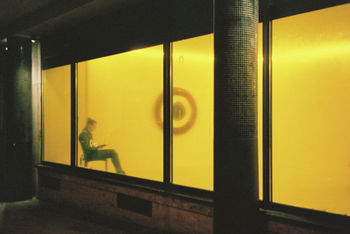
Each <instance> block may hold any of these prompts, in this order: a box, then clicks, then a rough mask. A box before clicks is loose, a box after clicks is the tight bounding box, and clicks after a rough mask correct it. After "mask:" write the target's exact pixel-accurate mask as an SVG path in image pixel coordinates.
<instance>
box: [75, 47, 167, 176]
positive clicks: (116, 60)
mask: <svg viewBox="0 0 350 234" xmlns="http://www.w3.org/2000/svg"><path fill="white" fill-rule="evenodd" d="M77 69H78V134H80V133H82V131H83V129H84V128H85V125H86V122H87V118H92V119H94V120H96V122H97V126H96V129H95V131H93V132H92V136H93V139H92V141H91V144H94V145H103V144H106V146H105V147H103V148H101V150H103V149H109V150H114V151H115V152H116V153H117V154H118V157H119V161H120V164H121V166H122V169H123V170H124V171H125V174H126V175H128V176H133V177H140V178H144V179H151V180H157V181H162V180H163V130H162V128H161V127H159V125H158V122H157V119H156V118H155V114H154V112H155V105H156V103H157V100H158V97H159V96H161V95H162V91H163V46H161V45H159V46H154V47H149V48H145V49H139V50H134V51H130V52H126V53H122V54H116V55H112V56H108V57H103V58H98V59H94V60H89V61H85V62H81V63H78V66H77ZM83 156H84V154H83V152H82V147H81V144H80V143H78V155H77V159H78V162H81V159H82V157H83ZM107 164H108V168H107V170H108V172H116V170H115V168H114V166H113V163H112V162H111V159H107ZM80 166H82V167H84V166H85V165H84V163H82V164H80ZM88 168H91V169H95V170H102V171H104V170H105V162H104V161H90V162H89V163H88Z"/></svg>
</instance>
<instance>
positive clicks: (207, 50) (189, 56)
mask: <svg viewBox="0 0 350 234" xmlns="http://www.w3.org/2000/svg"><path fill="white" fill-rule="evenodd" d="M213 70H214V49H213V34H209V35H205V36H200V37H196V38H191V39H187V40H183V41H178V42H174V43H173V182H174V183H175V184H179V185H185V186H190V187H195V188H201V189H206V190H213V102H214V93H213V88H214V87H213V82H214V79H213V76H214V74H213Z"/></svg>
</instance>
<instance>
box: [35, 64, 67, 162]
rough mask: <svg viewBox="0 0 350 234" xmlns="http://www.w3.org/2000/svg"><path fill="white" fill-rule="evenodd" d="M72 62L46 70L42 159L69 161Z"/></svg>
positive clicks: (44, 79)
mask: <svg viewBox="0 0 350 234" xmlns="http://www.w3.org/2000/svg"><path fill="white" fill-rule="evenodd" d="M70 73H71V70H70V65H66V66H61V67H56V68H51V69H47V70H43V72H42V81H43V140H44V142H43V147H44V152H43V153H44V154H43V160H44V161H47V162H54V163H60V164H67V165H69V164H70V154H71V152H70V151H71V140H70V129H71V122H70V121H71V120H70V119H71V105H70V104H71V94H70V93H71V86H70Z"/></svg>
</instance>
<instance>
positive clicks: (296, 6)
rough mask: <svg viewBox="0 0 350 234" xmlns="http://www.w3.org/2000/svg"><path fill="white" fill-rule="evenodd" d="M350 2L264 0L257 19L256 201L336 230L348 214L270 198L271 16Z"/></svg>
mask: <svg viewBox="0 0 350 234" xmlns="http://www.w3.org/2000/svg"><path fill="white" fill-rule="evenodd" d="M347 3H350V0H335V1H328V0H319V1H310V2H307V1H297V2H295V1H290V2H288V1H287V0H285V1H278V0H271V1H270V2H269V1H264V2H263V3H262V6H261V8H260V20H259V21H260V22H262V24H263V30H262V31H263V33H262V39H263V42H262V43H263V48H262V51H263V71H262V73H263V77H262V79H263V85H262V86H263V87H262V92H263V93H262V98H263V100H262V103H263V107H262V109H263V113H262V116H263V121H262V125H263V126H262V128H263V129H262V132H263V134H262V135H263V139H262V140H263V143H262V147H263V149H262V161H263V168H262V176H263V185H262V187H263V188H262V189H263V199H262V200H260V201H258V205H259V211H260V212H262V213H263V214H264V215H266V216H268V217H270V218H272V219H273V220H279V221H282V222H287V223H293V224H297V225H302V226H305V227H311V226H312V227H314V226H317V227H319V228H322V229H324V228H326V229H329V230H333V231H334V229H337V230H339V231H349V230H350V228H349V227H350V216H347V215H340V214H335V213H330V212H324V211H320V210H313V209H308V208H302V207H295V206H292V205H286V204H279V203H275V202H273V201H272V196H273V194H272V186H273V183H272V176H273V175H272V157H273V155H272V127H273V126H272V66H273V64H272V43H273V42H272V22H273V20H276V19H279V18H284V17H288V16H293V15H297V14H302V13H307V12H312V11H316V10H321V9H325V8H329V7H334V6H340V5H343V4H347Z"/></svg>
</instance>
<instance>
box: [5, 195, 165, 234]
mask: <svg viewBox="0 0 350 234" xmlns="http://www.w3.org/2000/svg"><path fill="white" fill-rule="evenodd" d="M0 233H1V234H7V233H9V234H12V233H14V234H17V233H18V234H26V233H33V234H44V233H45V234H56V233H57V234H66V233H67V234H78V233H79V234H82V233H96V234H97V233H98V234H102V233H103V234H105V233H106V234H109V233H111V234H112V233H113V234H120V233H122V234H124V233H125V234H128V233H140V234H146V233H147V234H148V233H151V234H153V233H161V232H159V231H156V230H152V229H147V228H145V227H140V226H138V225H134V224H128V223H123V222H118V221H115V220H111V219H110V218H104V217H101V216H94V215H93V214H87V213H86V212H82V211H79V210H77V209H72V208H62V207H59V206H58V205H55V204H51V203H48V202H43V201H39V200H37V199H35V198H34V199H33V200H28V201H23V202H14V203H0Z"/></svg>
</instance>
